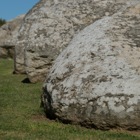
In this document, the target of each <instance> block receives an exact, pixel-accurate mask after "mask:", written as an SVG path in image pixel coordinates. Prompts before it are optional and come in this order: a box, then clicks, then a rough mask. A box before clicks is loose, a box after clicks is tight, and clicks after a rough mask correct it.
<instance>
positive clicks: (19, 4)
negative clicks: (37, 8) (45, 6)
mask: <svg viewBox="0 0 140 140" xmlns="http://www.w3.org/2000/svg"><path fill="white" fill-rule="evenodd" d="M37 2H39V0H0V18H2V19H5V20H7V21H9V20H11V19H14V18H15V17H17V16H19V15H22V14H26V13H27V12H28V11H29V10H30V9H31V8H32V7H33V6H34V5H35V4H36V3H37Z"/></svg>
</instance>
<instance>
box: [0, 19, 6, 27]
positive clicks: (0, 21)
mask: <svg viewBox="0 0 140 140" xmlns="http://www.w3.org/2000/svg"><path fill="white" fill-rule="evenodd" d="M5 23H6V20H5V19H2V18H0V26H2V25H3V24H5Z"/></svg>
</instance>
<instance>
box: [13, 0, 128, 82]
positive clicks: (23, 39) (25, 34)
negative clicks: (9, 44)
mask: <svg viewBox="0 0 140 140" xmlns="http://www.w3.org/2000/svg"><path fill="white" fill-rule="evenodd" d="M126 2H127V0H117V1H116V0H77V1H76V0H41V1H40V2H39V3H38V4H37V5H36V6H35V7H33V9H31V11H29V13H28V14H27V15H26V17H25V20H24V23H23V26H22V27H21V29H20V35H19V43H18V45H17V47H16V60H15V64H16V68H15V69H16V71H17V72H20V71H21V68H23V69H24V63H25V69H26V72H27V75H28V78H29V79H30V81H31V82H37V81H40V80H44V77H45V76H46V75H47V73H48V71H49V69H50V67H51V66H52V63H53V61H54V60H55V59H56V57H57V56H58V54H59V53H60V52H61V51H62V50H63V49H64V48H65V47H66V46H67V45H68V44H69V42H70V40H71V38H72V37H73V35H74V34H76V33H78V32H79V31H80V30H82V29H83V28H85V27H86V26H88V25H90V24H91V23H93V22H94V21H96V20H97V19H100V18H102V17H103V16H105V15H109V16H111V15H112V14H114V13H115V12H116V11H118V10H119V9H121V8H122V7H123V6H124V5H125V4H126ZM24 50H25V53H24ZM24 61H25V62H24Z"/></svg>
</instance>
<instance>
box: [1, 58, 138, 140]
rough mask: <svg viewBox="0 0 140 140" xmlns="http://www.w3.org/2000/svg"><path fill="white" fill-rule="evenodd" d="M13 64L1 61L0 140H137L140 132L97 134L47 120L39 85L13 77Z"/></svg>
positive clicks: (98, 132) (20, 76)
mask: <svg viewBox="0 0 140 140" xmlns="http://www.w3.org/2000/svg"><path fill="white" fill-rule="evenodd" d="M12 70H13V61H12V60H4V59H0V140H140V135H139V134H140V133H139V132H136V133H134V132H127V131H117V130H115V131H100V130H94V129H90V130H89V129H86V128H83V127H80V126H73V125H65V124H62V123H59V122H55V121H50V120H48V119H47V118H46V117H45V115H44V112H43V110H42V109H41V108H40V95H41V92H42V90H41V87H42V83H37V84H25V83H22V82H21V81H22V80H23V79H24V78H26V76H25V75H13V74H12Z"/></svg>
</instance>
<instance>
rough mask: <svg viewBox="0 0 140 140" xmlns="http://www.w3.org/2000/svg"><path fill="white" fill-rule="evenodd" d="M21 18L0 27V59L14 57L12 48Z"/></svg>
mask: <svg viewBox="0 0 140 140" xmlns="http://www.w3.org/2000/svg"><path fill="white" fill-rule="evenodd" d="M23 17H24V15H21V16H18V17H16V18H15V19H13V20H11V21H8V22H7V23H6V24H4V25H3V26H1V27H0V58H7V57H11V58H13V57H14V46H15V44H16V42H17V35H18V30H19V28H20V25H21V22H22V20H23Z"/></svg>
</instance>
